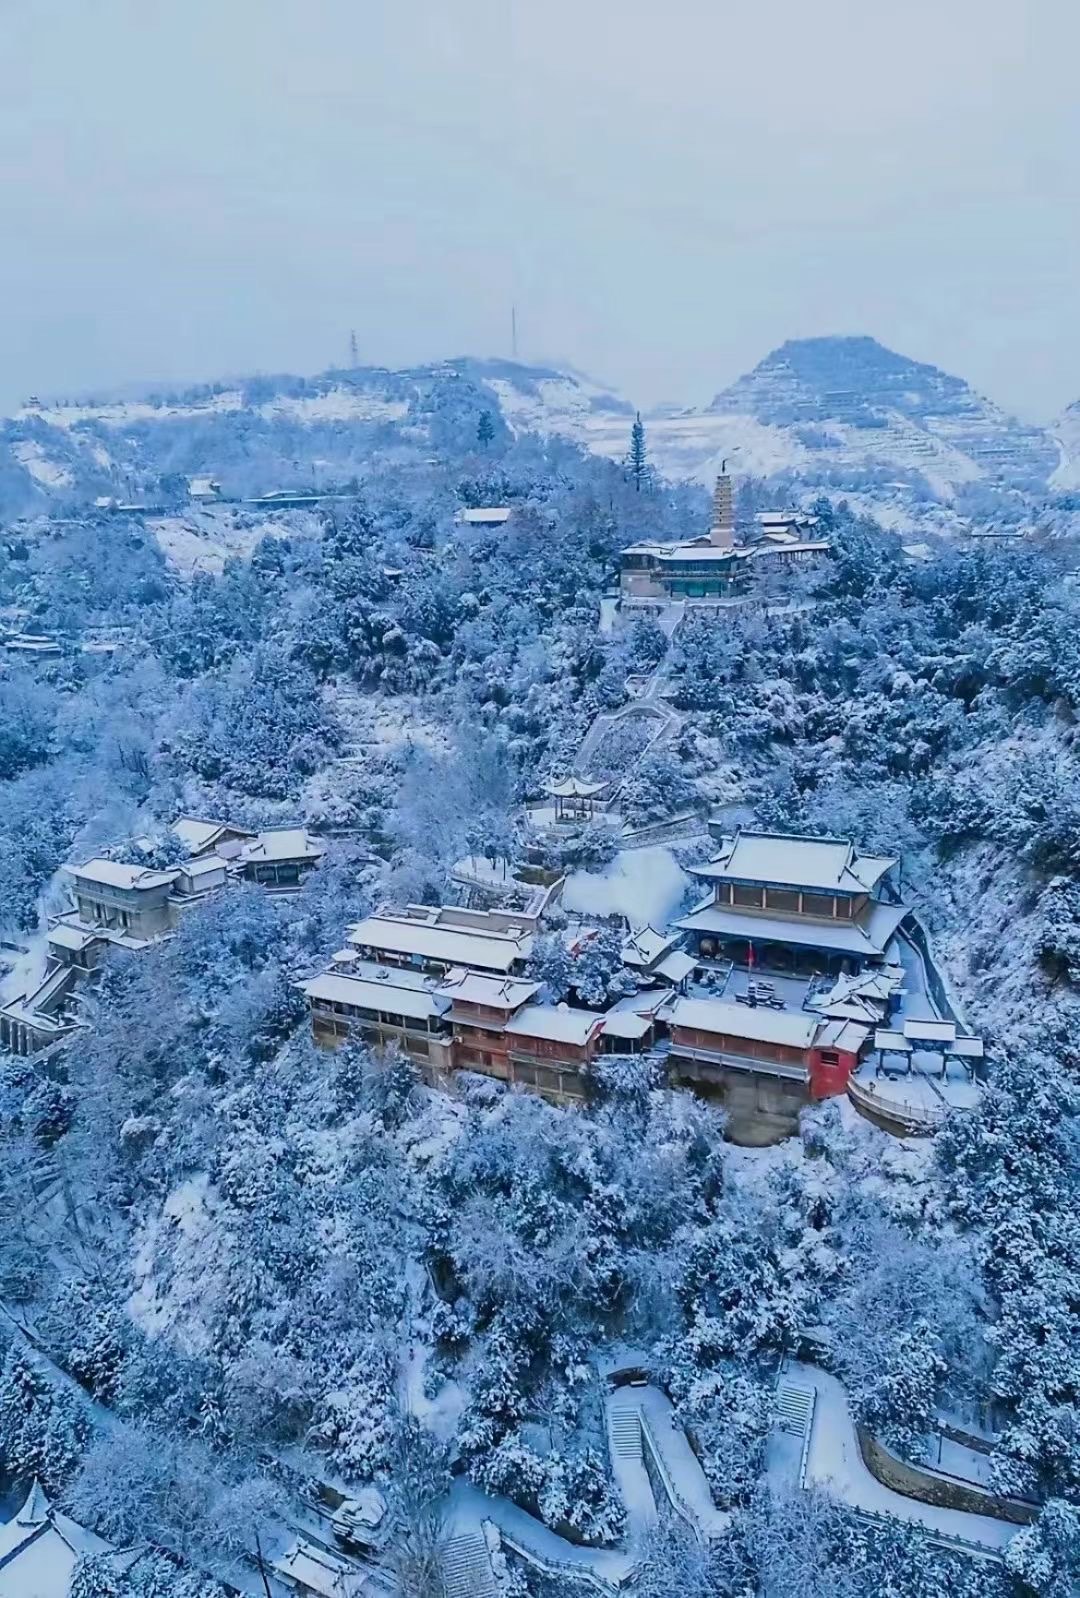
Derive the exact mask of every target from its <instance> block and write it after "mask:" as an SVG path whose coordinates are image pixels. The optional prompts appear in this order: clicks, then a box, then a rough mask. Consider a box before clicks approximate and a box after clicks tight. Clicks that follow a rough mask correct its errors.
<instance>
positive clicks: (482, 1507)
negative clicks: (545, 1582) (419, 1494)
mask: <svg viewBox="0 0 1080 1598" xmlns="http://www.w3.org/2000/svg"><path fill="white" fill-rule="evenodd" d="M448 1510H449V1517H448V1518H449V1519H450V1522H451V1526H452V1529H453V1530H454V1531H456V1532H465V1531H471V1532H478V1531H480V1530H481V1528H482V1527H483V1523H484V1522H485V1521H486V1520H489V1521H492V1522H493V1523H494V1525H496V1526H497V1527H498V1529H499V1531H500V1533H501V1534H502V1535H503V1536H504V1537H506V1538H507V1540H508V1541H510V1542H512V1543H513V1544H514V1545H515V1547H520V1548H524V1549H526V1550H528V1551H529V1552H530V1553H532V1554H533V1555H535V1556H536V1557H537V1558H538V1559H539V1560H540V1561H541V1562H542V1564H544V1565H546V1566H547V1567H548V1568H550V1569H555V1570H557V1569H559V1568H560V1567H563V1568H566V1569H568V1570H569V1571H571V1572H573V1571H575V1570H577V1571H592V1572H593V1573H594V1574H595V1575H597V1576H599V1577H601V1579H602V1580H604V1581H608V1582H610V1583H611V1584H612V1586H616V1587H617V1586H618V1585H619V1584H620V1583H621V1582H623V1581H625V1580H626V1578H627V1576H628V1575H629V1574H630V1572H631V1571H632V1570H633V1568H634V1560H633V1558H632V1556H631V1554H630V1553H629V1552H628V1551H627V1550H626V1549H625V1548H582V1547H579V1546H578V1545H577V1544H576V1543H570V1542H567V1541H566V1539H565V1538H564V1537H559V1536H557V1535H556V1533H555V1532H553V1531H549V1530H548V1528H547V1527H546V1526H545V1525H544V1524H543V1523H542V1522H541V1521H539V1520H537V1519H536V1518H535V1516H533V1515H530V1514H528V1513H527V1511H526V1510H524V1509H519V1508H518V1506H517V1504H515V1503H513V1502H512V1501H511V1499H509V1498H497V1497H495V1496H494V1495H493V1494H490V1493H484V1492H481V1491H480V1488H479V1487H474V1486H473V1485H472V1483H471V1482H468V1481H465V1480H464V1478H462V1477H460V1476H459V1477H458V1478H457V1479H456V1480H455V1482H454V1485H453V1487H452V1488H451V1489H450V1499H449V1504H448Z"/></svg>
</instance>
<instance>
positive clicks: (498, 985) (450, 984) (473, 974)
mask: <svg viewBox="0 0 1080 1598" xmlns="http://www.w3.org/2000/svg"><path fill="white" fill-rule="evenodd" d="M539 991H540V984H539V982H526V981H524V980H523V979H521V978H518V977H496V976H488V975H486V974H485V973H484V972H482V971H468V970H466V969H465V968H464V967H459V968H458V970H456V971H449V972H447V975H446V980H445V981H444V982H443V983H442V985H441V987H439V988H437V989H436V992H437V993H438V994H439V996H440V997H441V998H444V999H449V1000H450V1001H451V1002H454V1003H458V1004H483V1005H487V1006H488V1008H489V1009H492V1010H517V1009H519V1008H520V1007H521V1005H523V1004H528V1002H529V1000H530V999H531V998H533V997H534V996H535V995H536V994H537V993H538V992H539Z"/></svg>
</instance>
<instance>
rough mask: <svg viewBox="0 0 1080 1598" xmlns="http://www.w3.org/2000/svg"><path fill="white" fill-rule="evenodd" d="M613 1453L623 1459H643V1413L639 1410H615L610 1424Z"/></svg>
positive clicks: (612, 1412) (628, 1408)
mask: <svg viewBox="0 0 1080 1598" xmlns="http://www.w3.org/2000/svg"><path fill="white" fill-rule="evenodd" d="M609 1435H610V1439H611V1452H612V1453H613V1454H618V1455H619V1457H620V1458H621V1459H640V1458H641V1412H640V1410H638V1409H637V1408H633V1409H631V1408H630V1407H627V1408H626V1409H613V1410H612V1411H611V1417H610V1423H609Z"/></svg>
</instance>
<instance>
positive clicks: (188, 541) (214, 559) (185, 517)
mask: <svg viewBox="0 0 1080 1598" xmlns="http://www.w3.org/2000/svg"><path fill="white" fill-rule="evenodd" d="M146 525H147V527H148V528H149V530H150V532H151V533H153V535H154V537H155V538H156V539H157V542H158V547H159V548H160V550H161V552H162V554H163V555H164V556H165V559H166V560H167V561H169V563H170V564H171V565H173V566H175V567H176V569H177V571H181V572H183V573H184V574H185V576H191V575H192V574H193V573H195V572H210V573H212V574H213V575H214V576H219V575H220V574H221V572H223V571H224V569H225V563H226V561H227V560H231V559H234V558H236V557H237V556H240V557H246V556H248V555H250V554H251V552H252V550H253V549H254V548H255V546H256V545H257V544H258V543H259V541H260V540H261V539H262V538H267V537H269V538H287V537H288V536H289V535H290V534H291V533H293V532H294V531H295V527H294V526H293V525H286V524H284V523H282V522H276V521H259V522H254V523H253V524H251V525H248V523H247V520H246V518H245V519H241V520H240V521H239V523H238V522H237V518H236V514H235V512H234V511H231V510H230V511H222V510H205V511H197V510H191V511H184V512H182V513H178V514H177V515H175V516H155V517H153V518H151V519H149V520H148V521H147V524H146Z"/></svg>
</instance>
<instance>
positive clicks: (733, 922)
mask: <svg viewBox="0 0 1080 1598" xmlns="http://www.w3.org/2000/svg"><path fill="white" fill-rule="evenodd" d="M906 915H907V906H906V905H902V904H878V903H873V904H871V905H870V907H869V910H868V913H867V914H866V915H865V916H863V918H862V919H861V920H859V921H807V920H804V919H802V918H801V917H799V916H781V915H777V914H776V912H775V911H770V913H769V914H768V915H762V914H760V913H759V912H756V911H753V912H744V911H739V910H729V909H727V908H726V907H724V906H722V905H716V904H713V903H712V902H711V901H707V902H706V903H705V904H704V905H701V906H699V907H698V908H697V909H696V910H692V911H691V913H690V914H689V915H688V916H683V917H682V919H681V920H679V921H676V923H675V925H676V926H677V927H682V928H683V929H684V930H685V931H687V932H697V933H702V932H703V933H706V934H708V933H714V934H716V935H717V936H718V937H722V938H745V939H748V940H749V941H750V942H751V943H756V944H762V943H790V944H794V945H795V946H796V947H797V948H800V949H828V950H830V951H833V950H834V951H836V952H837V953H840V954H855V955H863V956H866V955H871V954H873V955H881V954H884V952H885V948H886V946H887V944H888V942H889V939H890V938H891V937H892V935H893V933H894V932H895V931H896V929H897V927H898V926H899V925H900V923H901V921H902V920H903V919H904V917H905V916H906Z"/></svg>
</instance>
